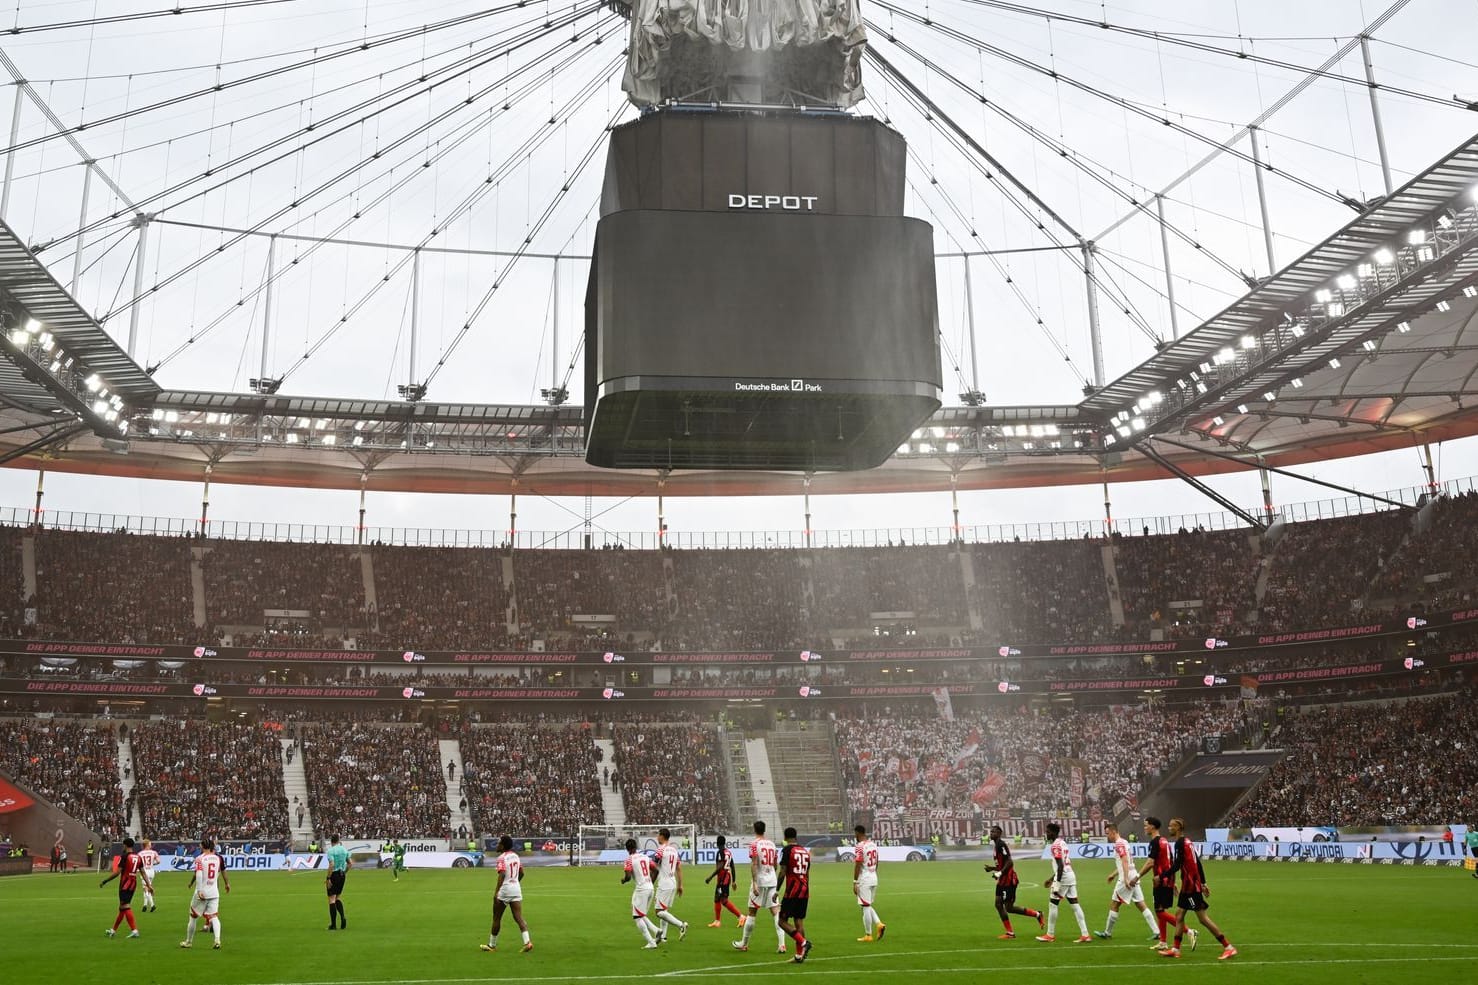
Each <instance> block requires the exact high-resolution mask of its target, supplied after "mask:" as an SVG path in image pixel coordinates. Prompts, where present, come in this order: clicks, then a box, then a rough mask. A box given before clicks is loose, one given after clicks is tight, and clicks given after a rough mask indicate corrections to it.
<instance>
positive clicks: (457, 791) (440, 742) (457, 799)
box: [436, 739, 477, 836]
mask: <svg viewBox="0 0 1478 985" xmlns="http://www.w3.org/2000/svg"><path fill="white" fill-rule="evenodd" d="M436 745H437V747H438V748H440V750H441V775H442V778H443V779H445V778H446V764H447V763H456V764H457V773H456V779H454V780H452V781H450V782H449V783H447V785H446V806H447V810H449V811H451V815H452V833H453V835H455V834H456V832H457V830H458V829H459V828H461V827H462V825H464V824H465V825H467V830H468V831H469V832H471V833H472V834H473V835H474V836H475V835H476V834H477V829H476V828H474V827H473V826H472V815H471V814H469V813H468V812H466V811H464V810H462V809H461V808H460V807H458V806H457V805H458V804H459V803H461V801H462V797H463V794H462V744H461V743H460V742H458V741H457V740H456V739H437V740H436Z"/></svg>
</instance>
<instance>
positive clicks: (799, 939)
mask: <svg viewBox="0 0 1478 985" xmlns="http://www.w3.org/2000/svg"><path fill="white" fill-rule="evenodd" d="M790 939H791V940H793V941H795V942H796V943H797V944H804V943H806V935H805V934H803V933H801V932H800V931H799V930H797V931H796V932H795V933H793V934H791V935H790Z"/></svg>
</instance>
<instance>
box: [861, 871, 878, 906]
mask: <svg viewBox="0 0 1478 985" xmlns="http://www.w3.org/2000/svg"><path fill="white" fill-rule="evenodd" d="M877 895H878V877H877V876H873V877H872V878H868V877H867V876H865V875H864V876H863V877H862V878H861V879H858V880H857V903H858V904H859V905H861V906H872V901H873V900H874V899H876V898H877Z"/></svg>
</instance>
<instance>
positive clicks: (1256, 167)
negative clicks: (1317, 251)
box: [1247, 127, 1278, 277]
mask: <svg viewBox="0 0 1478 985" xmlns="http://www.w3.org/2000/svg"><path fill="white" fill-rule="evenodd" d="M1257 134H1258V129H1257V127H1248V128H1247V137H1248V139H1249V140H1251V142H1252V176H1253V177H1254V178H1256V179H1257V207H1258V208H1259V209H1260V210H1262V238H1263V244H1264V245H1265V246H1266V247H1267V250H1268V276H1270V277H1271V276H1272V275H1273V273H1274V272H1275V271H1277V269H1278V261H1277V259H1276V258H1275V257H1274V255H1273V224H1272V222H1271V220H1269V219H1268V189H1267V186H1266V185H1264V184H1263V180H1262V172H1263V164H1262V150H1261V149H1260V148H1259V147H1258V146H1257Z"/></svg>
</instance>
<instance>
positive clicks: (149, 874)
mask: <svg viewBox="0 0 1478 985" xmlns="http://www.w3.org/2000/svg"><path fill="white" fill-rule="evenodd" d="M144 880H145V881H146V882H148V884H149V886H150V887H152V886H153V885H154V870H153V869H145V870H144ZM144 891H145V892H151V891H152V890H151V889H148V888H146V889H145V890H144Z"/></svg>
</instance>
